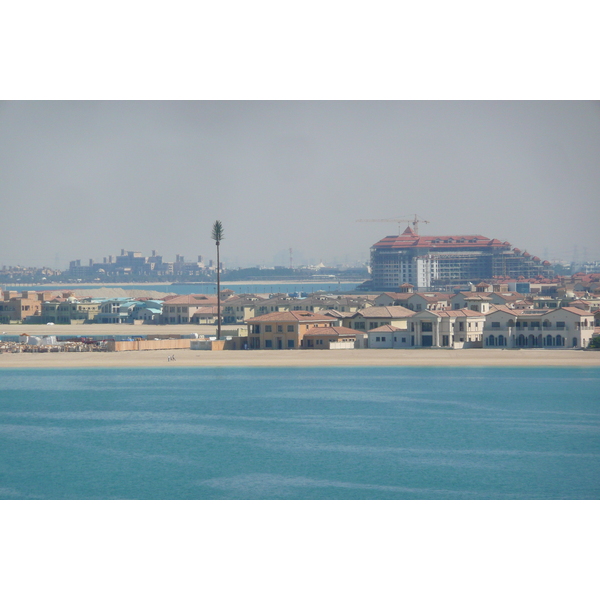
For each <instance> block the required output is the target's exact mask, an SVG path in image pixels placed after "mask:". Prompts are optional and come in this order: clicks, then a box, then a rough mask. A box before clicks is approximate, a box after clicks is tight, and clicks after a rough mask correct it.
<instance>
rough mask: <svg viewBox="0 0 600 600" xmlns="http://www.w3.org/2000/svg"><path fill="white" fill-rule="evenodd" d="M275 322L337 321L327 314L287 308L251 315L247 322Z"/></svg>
mask: <svg viewBox="0 0 600 600" xmlns="http://www.w3.org/2000/svg"><path fill="white" fill-rule="evenodd" d="M265 321H266V322H274V321H285V322H287V321H289V322H298V321H300V322H311V321H312V322H316V323H329V322H331V321H337V319H335V318H334V317H327V316H326V315H319V314H316V313H312V312H308V311H306V310H286V311H273V312H269V313H267V314H265V315H260V316H258V317H251V318H250V319H248V320H247V321H246V323H263V322H265Z"/></svg>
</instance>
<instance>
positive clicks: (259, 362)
mask: <svg viewBox="0 0 600 600" xmlns="http://www.w3.org/2000/svg"><path fill="white" fill-rule="evenodd" d="M170 355H174V356H175V359H176V360H175V361H168V360H167V357H168V356H170ZM403 365H404V366H412V367H416V366H438V367H442V366H447V367H458V366H471V367H491V366H505V367H517V366H523V367H538V366H548V367H560V366H564V367H600V352H590V351H582V350H501V349H490V350H484V349H469V350H432V349H417V350H380V349H367V350H237V351H236V350H226V351H220V352H218V351H215V352H211V351H202V350H149V351H139V352H60V353H58V352H57V353H42V354H36V353H15V354H12V353H4V354H0V369H2V368H9V369H10V368H14V369H21V368H36V369H37V368H46V369H56V368H88V367H100V368H137V367H146V368H148V367H152V368H157V367H163V368H169V369H176V368H177V367H219V366H220V367H252V366H255V367H318V366H323V367H325V366H332V367H334V366H335V367H344V366H345V367H359V366H365V367H368V366H403Z"/></svg>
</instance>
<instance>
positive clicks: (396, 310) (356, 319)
mask: <svg viewBox="0 0 600 600" xmlns="http://www.w3.org/2000/svg"><path fill="white" fill-rule="evenodd" d="M414 314H415V313H414V311H412V310H409V309H408V308H404V307H403V306H370V307H369V308H364V309H362V310H359V311H357V312H355V313H354V314H353V315H352V316H351V317H347V318H344V319H343V325H344V327H349V328H351V329H355V330H357V331H370V330H371V329H376V328H377V327H382V326H383V325H393V326H394V327H399V328H400V329H405V328H406V323H407V320H408V318H409V317H410V316H412V315H414Z"/></svg>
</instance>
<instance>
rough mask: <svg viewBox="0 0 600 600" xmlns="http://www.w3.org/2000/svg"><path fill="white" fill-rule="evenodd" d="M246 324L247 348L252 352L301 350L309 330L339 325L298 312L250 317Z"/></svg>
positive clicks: (326, 318) (331, 318) (332, 319)
mask: <svg viewBox="0 0 600 600" xmlns="http://www.w3.org/2000/svg"><path fill="white" fill-rule="evenodd" d="M246 323H247V324H248V346H249V348H250V349H253V350H258V349H266V350H282V349H284V348H287V349H296V348H302V347H304V346H305V344H304V336H305V335H306V333H307V332H308V331H309V330H311V329H313V328H315V327H330V326H335V325H338V324H339V322H338V320H337V319H335V318H333V317H328V316H326V315H318V314H316V313H313V312H309V311H299V310H290V311H285V312H279V311H276V312H271V313H267V314H265V315H261V316H259V317H252V318H250V319H248V320H247V321H246Z"/></svg>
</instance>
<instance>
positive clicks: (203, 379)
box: [0, 367, 600, 499]
mask: <svg viewBox="0 0 600 600" xmlns="http://www.w3.org/2000/svg"><path fill="white" fill-rule="evenodd" d="M599 384H600V369H597V368H596V369H594V368H560V369H552V368H437V367H420V368H412V367H410V368H409V367H389V368H388V367H364V368H329V367H327V368H256V367H255V368H206V367H205V368H173V369H169V368H162V369H152V370H151V369H122V370H121V369H119V370H109V369H72V370H55V371H51V370H35V369H26V370H2V371H0V498H2V499H113V498H114V499H509V498H515V499H598V498H600V392H599V390H600V386H599Z"/></svg>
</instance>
